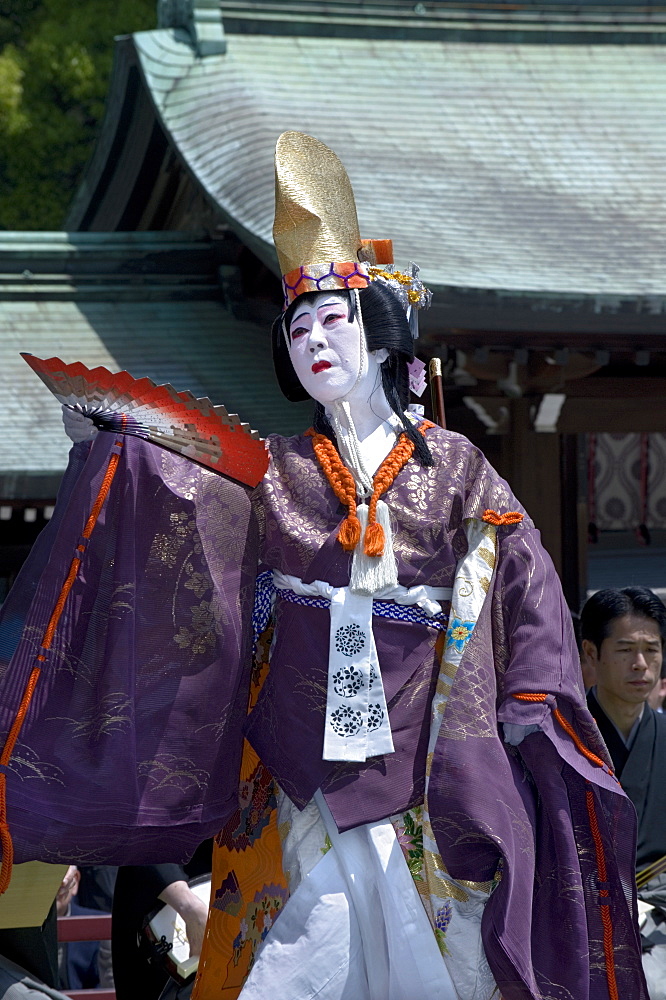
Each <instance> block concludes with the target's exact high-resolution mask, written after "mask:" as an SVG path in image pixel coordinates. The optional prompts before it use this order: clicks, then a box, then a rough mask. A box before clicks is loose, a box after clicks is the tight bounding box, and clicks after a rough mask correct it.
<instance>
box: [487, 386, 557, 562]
mask: <svg viewBox="0 0 666 1000" xmlns="http://www.w3.org/2000/svg"><path fill="white" fill-rule="evenodd" d="M507 403H508V404H509V406H510V408H511V433H510V434H506V435H503V436H502V437H501V442H502V446H501V459H500V463H499V464H500V468H499V470H498V471H499V472H500V474H501V475H503V476H504V477H505V478H506V479H507V481H508V483H509V485H510V486H511V488H512V490H513V491H514V493H515V494H516V496H517V497H518V499H519V500H520V502H521V503H522V504H523V505H524V506H525V508H526V509H527V512H528V514H529V515H530V517H531V518H532V519H533V521H534V523H535V524H536V526H537V528H539V530H540V532H541V537H542V540H543V544H544V546H545V547H546V549H547V550H548V552H549V554H550V556H551V558H552V560H553V562H554V563H555V568H556V569H557V571H558V573H560V574H561V572H562V498H561V493H560V489H559V483H560V435H559V434H538V433H537V432H536V431H535V430H533V427H532V419H531V413H530V410H531V407H532V405H533V403H532V401H531V400H528V399H513V400H507Z"/></svg>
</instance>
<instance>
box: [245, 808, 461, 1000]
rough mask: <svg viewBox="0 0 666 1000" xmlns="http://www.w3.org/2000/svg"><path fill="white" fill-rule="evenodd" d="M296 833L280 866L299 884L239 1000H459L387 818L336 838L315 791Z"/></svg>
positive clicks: (263, 949)
mask: <svg viewBox="0 0 666 1000" xmlns="http://www.w3.org/2000/svg"><path fill="white" fill-rule="evenodd" d="M282 804H283V810H284V800H283V803H282ZM289 806H290V803H288V802H287V809H288V808H289ZM291 808H292V810H293V813H292V815H294V814H295V813H296V810H295V808H294V807H293V806H292V807H291ZM322 820H323V823H324V827H325V833H326V834H327V835H328V842H330V845H331V846H330V848H328V842H327V844H326V847H327V848H328V849H327V850H326V853H324V854H322V852H321V849H320V847H319V846H317V845H319V844H321V842H322V838H321V821H322ZM299 827H300V830H299V836H298V837H297V838H293V844H292V845H291V847H290V846H289V845H287V849H286V851H285V858H284V860H285V867H286V868H289V865H291V868H290V871H289V875H290V881H292V883H293V882H295V881H298V879H299V878H300V882H299V884H298V887H297V888H296V889H295V891H293V894H292V895H291V897H290V899H289V901H288V903H287V905H286V906H285V908H284V910H283V911H282V913H281V914H280V917H279V919H278V920H276V922H275V924H274V926H273V927H272V928H271V930H270V933H269V934H268V936H267V938H266V940H265V942H264V944H263V946H262V948H261V950H260V951H259V954H258V955H257V958H256V961H255V963H254V966H253V968H252V971H251V972H250V975H249V977H248V979H247V982H246V984H245V986H244V988H243V991H242V993H241V1000H312V998H315V997H316V998H317V1000H456V996H457V995H456V992H455V990H454V987H453V983H452V981H451V977H450V976H449V973H448V970H447V968H446V965H445V963H444V959H443V957H442V954H441V952H440V950H439V946H438V944H437V941H436V938H435V935H434V934H433V930H432V927H431V924H430V921H429V919H428V915H427V913H426V911H425V908H424V906H423V903H422V902H421V899H420V897H419V894H418V891H417V889H416V886H415V884H414V880H413V878H412V876H411V874H410V871H409V868H408V867H407V864H406V862H405V858H404V855H403V853H402V850H401V848H400V844H399V843H398V840H397V837H396V834H395V830H394V828H393V825H392V823H391V822H390V820H383V821H381V822H377V823H368V824H365V825H363V826H360V827H357V828H355V829H353V830H348V831H347V832H345V833H339V832H338V830H337V828H336V825H335V822H334V820H333V817H332V816H331V813H330V810H329V809H328V806H327V805H326V802H325V800H324V797H323V796H322V794H321V792H317V793H316V794H315V799H314V801H313V802H311V803H310V804H309V806H308V807H307V809H306V810H305V814H304V815H303V814H301V819H300V821H299ZM318 827H319V830H318V829H317V828H318ZM318 855H320V856H318ZM310 864H313V867H311V868H310V870H309V871H307V872H306V869H308V868H309V867H310ZM295 867H298V869H299V871H298V872H295V871H294V868H295Z"/></svg>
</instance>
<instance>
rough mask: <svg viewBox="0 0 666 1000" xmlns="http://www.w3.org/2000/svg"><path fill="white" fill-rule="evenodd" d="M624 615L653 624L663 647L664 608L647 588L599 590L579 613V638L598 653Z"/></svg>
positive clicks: (665, 627)
mask: <svg viewBox="0 0 666 1000" xmlns="http://www.w3.org/2000/svg"><path fill="white" fill-rule="evenodd" d="M623 615H642V616H643V618H650V619H652V621H655V622H656V623H657V625H658V626H659V634H660V635H661V645H662V647H663V645H664V642H665V641H666V607H664V605H663V603H662V602H661V601H660V600H659V598H658V597H657V595H656V594H654V593H653V592H652V591H651V590H649V589H648V588H647V587H625V588H624V589H623V590H619V589H616V588H608V589H607V590H598V591H597V592H596V594H593V595H592V597H590V598H589V600H587V601H586V602H585V604H584V605H583V610H582V611H581V613H580V632H581V638H582V639H589V641H590V642H593V643H594V645H595V646H596V647H597V651H598V652H599V653H600V652H601V643H602V642H603V641H604V639H607V638H608V635H609V633H610V627H611V624H612V622H614V621H615V619H616V618H621V617H622V616H623ZM665 665H666V661H665ZM663 669H664V668H662V674H663Z"/></svg>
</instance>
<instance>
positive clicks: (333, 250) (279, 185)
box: [273, 132, 431, 311]
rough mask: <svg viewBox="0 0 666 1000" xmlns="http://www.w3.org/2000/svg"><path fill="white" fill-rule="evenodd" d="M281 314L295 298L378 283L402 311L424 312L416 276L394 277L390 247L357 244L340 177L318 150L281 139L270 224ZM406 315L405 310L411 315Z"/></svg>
mask: <svg viewBox="0 0 666 1000" xmlns="http://www.w3.org/2000/svg"><path fill="white" fill-rule="evenodd" d="M273 239H274V241H275V249H276V250H277V255H278V261H279V264H280V273H281V274H282V287H283V289H284V297H285V307H286V306H288V305H289V303H290V302H293V300H294V299H295V298H297V296H299V295H302V294H303V292H317V291H329V290H330V289H337V288H367V286H368V284H369V283H370V282H371V281H375V280H377V281H382V282H383V283H385V284H387V285H388V286H389V287H390V288H391V289H392V291H393V292H395V293H396V295H397V296H398V298H399V299H400V301H401V302H402V304H403V306H404V308H405V310H407V309H408V307H409V306H410V305H411V306H412V307H413V308H416V309H418V308H420V307H421V306H425V305H429V303H430V298H431V293H430V292H429V291H428V290H427V289H426V288H424V286H423V284H422V283H421V281H419V279H418V277H417V275H418V268H417V267H416V266H415V265H414V264H412V265H411V273H404V272H402V271H396V270H395V268H394V266H393V244H392V242H391V240H362V239H361V235H360V232H359V227H358V217H357V215H356V203H355V201H354V192H353V191H352V186H351V183H350V181H349V177H348V176H347V171H346V170H345V168H344V167H343V165H342V163H341V162H340V160H339V159H338V157H337V156H336V155H335V153H334V152H333V151H332V150H331V149H329V148H328V146H325V145H324V143H323V142H319V140H318V139H314V138H313V137H312V136H310V135H305V134H304V133H303V132H283V133H282V135H281V136H280V138H279V139H278V141H277V145H276V147H275V222H274V224H273ZM412 311H413V310H412Z"/></svg>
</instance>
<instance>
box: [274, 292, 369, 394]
mask: <svg viewBox="0 0 666 1000" xmlns="http://www.w3.org/2000/svg"><path fill="white" fill-rule="evenodd" d="M348 310H349V302H348V299H347V297H346V296H345V295H342V294H340V293H338V292H322V294H321V295H318V296H317V298H316V299H313V300H311V301H309V302H308V301H303V302H301V303H299V304H298V305H297V306H296V309H295V310H294V315H293V318H292V320H291V323H290V325H289V330H288V334H289V356H290V358H291V363H292V365H293V366H294V371H295V372H296V375H297V376H298V380H299V382H300V383H301V385H302V386H303V388H304V389H305V391H306V392H307V393H308V395H310V396H312V398H313V399H316V400H317V402H319V403H322V404H324V405H325V404H327V403H333V402H335V401H336V400H339V399H350V398H351V397H352V396H356V395H357V394H359V393H364V394H365V393H367V395H366V397H365V398H369V397H370V394H371V393H372V391H373V389H374V387H375V386H376V385H377V384H378V376H379V365H380V364H381V362H382V361H384V360H385V359H386V357H387V356H388V351H386V350H383V349H382V350H380V351H373V352H372V353H371V354H368V351H367V350H366V348H365V343H363V342H362V336H363V335H362V333H361V328H360V326H359V323H358V320H357V319H356V318H354V320H353V321H352V322H351V323H350V322H349V318H348Z"/></svg>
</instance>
